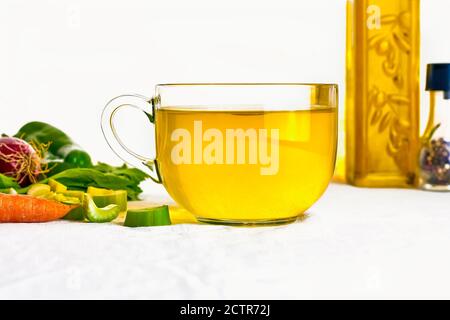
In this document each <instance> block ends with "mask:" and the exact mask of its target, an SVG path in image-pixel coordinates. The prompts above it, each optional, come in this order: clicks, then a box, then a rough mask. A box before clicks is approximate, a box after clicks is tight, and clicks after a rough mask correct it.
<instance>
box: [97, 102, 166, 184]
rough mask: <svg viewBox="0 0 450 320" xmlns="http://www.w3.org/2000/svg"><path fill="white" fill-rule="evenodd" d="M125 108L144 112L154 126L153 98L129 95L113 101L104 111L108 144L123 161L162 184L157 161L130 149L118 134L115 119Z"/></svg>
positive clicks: (103, 117) (104, 124)
mask: <svg viewBox="0 0 450 320" xmlns="http://www.w3.org/2000/svg"><path fill="white" fill-rule="evenodd" d="M123 108H135V109H138V110H140V111H142V112H143V113H144V114H145V115H146V116H147V118H148V119H149V120H150V122H151V123H152V124H153V125H154V124H155V118H154V104H153V98H152V99H149V98H147V97H144V96H141V95H137V94H128V95H122V96H118V97H116V98H114V99H112V100H111V101H109V102H108V103H107V104H106V106H105V109H104V110H103V113H102V120H101V126H102V131H103V135H104V136H105V139H106V142H108V144H109V146H110V147H111V149H112V150H113V151H114V152H115V153H116V154H117V155H118V156H119V157H120V158H121V159H122V160H123V161H125V162H126V163H128V164H130V165H131V166H133V167H136V168H138V169H140V170H142V171H144V172H145V173H147V174H148V175H149V176H150V178H151V179H152V180H153V181H154V182H156V183H161V177H160V175H159V172H158V166H157V165H156V159H151V158H147V157H144V156H142V155H139V154H137V153H136V152H134V151H133V150H131V149H129V148H128V147H127V146H126V145H125V144H124V143H123V142H122V140H121V139H120V137H119V135H118V134H117V130H116V128H115V126H114V117H115V116H116V115H117V112H118V111H119V110H121V109H123Z"/></svg>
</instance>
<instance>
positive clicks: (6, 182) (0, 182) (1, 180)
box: [0, 173, 20, 189]
mask: <svg viewBox="0 0 450 320" xmlns="http://www.w3.org/2000/svg"><path fill="white" fill-rule="evenodd" d="M9 188H13V189H19V188H20V186H19V184H18V183H17V181H16V180H14V179H13V178H11V177H7V176H5V175H3V174H1V173H0V189H9Z"/></svg>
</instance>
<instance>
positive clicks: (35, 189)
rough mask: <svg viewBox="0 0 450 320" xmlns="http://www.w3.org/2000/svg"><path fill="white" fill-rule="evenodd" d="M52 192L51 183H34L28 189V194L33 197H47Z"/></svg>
mask: <svg viewBox="0 0 450 320" xmlns="http://www.w3.org/2000/svg"><path fill="white" fill-rule="evenodd" d="M51 193H52V190H51V188H50V186H49V185H47V184H42V183H36V184H33V185H32V186H31V187H30V189H28V192H27V194H28V195H29V196H32V197H45V196H48V195H50V194H51Z"/></svg>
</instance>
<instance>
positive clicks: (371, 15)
mask: <svg viewBox="0 0 450 320" xmlns="http://www.w3.org/2000/svg"><path fill="white" fill-rule="evenodd" d="M419 7H420V6H419V0H349V1H348V3H347V96H346V177H347V181H348V182H349V183H351V184H354V185H357V186H363V187H408V186H413V185H414V180H415V171H416V159H417V149H418V147H419V112H420V110H419V90H420V88H419V54H420V48H419V41H420V29H419V18H420V17H419Z"/></svg>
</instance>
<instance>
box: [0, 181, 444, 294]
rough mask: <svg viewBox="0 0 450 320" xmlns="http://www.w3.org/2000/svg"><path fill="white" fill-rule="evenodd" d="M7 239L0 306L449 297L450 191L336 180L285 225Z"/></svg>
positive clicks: (81, 227) (107, 229)
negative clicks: (9, 302)
mask: <svg viewBox="0 0 450 320" xmlns="http://www.w3.org/2000/svg"><path fill="white" fill-rule="evenodd" d="M147 198H148V199H150V200H151V201H156V202H161V201H165V199H166V198H167V197H166V196H164V193H162V192H161V191H160V190H156V189H154V188H148V192H147ZM0 239H1V240H0V298H58V299H67V298H88V299H90V298H150V299H163V298H175V299H178V298H183V299H184V298H185V299H218V298H223V299H231V298H236V299H241V298H242V299H244V298H253V299H260V298H261V299H263V298H264V299H272V298H273V299H279V298H288V299H290V298H296V299H297V298H450V194H448V193H428V192H422V191H415V190H393V189H385V190H381V189H370V190H369V189H358V188H353V187H349V186H344V185H336V184H334V185H331V186H330V187H329V189H328V190H327V192H326V194H325V195H324V196H323V197H322V199H321V200H320V201H319V202H318V203H317V204H316V205H315V206H314V207H313V208H311V209H310V210H309V211H308V218H307V219H305V220H303V221H301V222H300V221H299V222H297V223H294V224H291V225H286V226H281V227H269V228H232V227H223V226H210V225H198V224H177V225H173V226H170V227H159V228H140V229H132V228H126V227H123V226H121V225H118V224H89V223H75V222H64V221H59V222H53V223H46V224H3V225H0Z"/></svg>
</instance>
